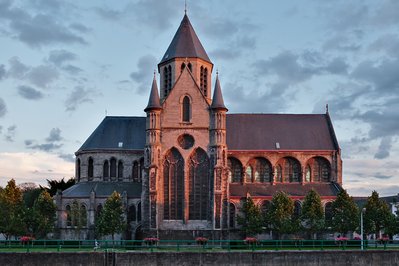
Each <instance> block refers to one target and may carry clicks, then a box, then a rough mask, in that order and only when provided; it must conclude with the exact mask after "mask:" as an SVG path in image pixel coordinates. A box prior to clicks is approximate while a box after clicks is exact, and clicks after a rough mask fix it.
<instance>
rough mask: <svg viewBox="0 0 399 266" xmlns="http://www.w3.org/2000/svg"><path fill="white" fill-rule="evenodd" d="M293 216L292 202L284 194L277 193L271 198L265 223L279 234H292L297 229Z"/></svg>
mask: <svg viewBox="0 0 399 266" xmlns="http://www.w3.org/2000/svg"><path fill="white" fill-rule="evenodd" d="M293 214H294V202H293V201H292V199H291V198H289V197H288V195H287V194H286V193H284V192H282V191H279V192H277V193H276V194H275V195H274V196H273V199H272V201H271V204H270V208H269V211H268V213H267V215H266V221H267V223H268V224H269V226H270V228H271V229H272V230H273V231H275V232H277V233H279V234H284V233H293V232H294V231H295V230H296V228H297V224H296V222H295V219H293Z"/></svg>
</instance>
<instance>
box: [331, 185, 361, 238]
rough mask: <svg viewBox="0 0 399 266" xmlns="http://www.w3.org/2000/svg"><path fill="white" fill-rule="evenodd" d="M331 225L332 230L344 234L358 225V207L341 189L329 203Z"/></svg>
mask: <svg viewBox="0 0 399 266" xmlns="http://www.w3.org/2000/svg"><path fill="white" fill-rule="evenodd" d="M331 209H332V210H331V211H332V215H331V216H332V220H331V222H330V224H328V226H331V228H332V229H333V231H334V232H339V233H341V234H342V235H346V234H347V233H348V232H349V231H355V230H356V228H357V227H358V226H359V208H358V207H357V205H356V203H355V201H354V200H353V198H352V197H350V196H349V195H348V193H347V192H346V190H341V191H340V192H339V193H338V195H337V198H336V199H335V201H333V202H332V205H331Z"/></svg>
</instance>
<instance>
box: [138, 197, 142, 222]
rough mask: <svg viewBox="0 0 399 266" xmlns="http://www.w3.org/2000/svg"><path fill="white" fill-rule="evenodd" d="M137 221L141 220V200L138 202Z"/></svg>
mask: <svg viewBox="0 0 399 266" xmlns="http://www.w3.org/2000/svg"><path fill="white" fill-rule="evenodd" d="M137 222H141V202H139V204H137Z"/></svg>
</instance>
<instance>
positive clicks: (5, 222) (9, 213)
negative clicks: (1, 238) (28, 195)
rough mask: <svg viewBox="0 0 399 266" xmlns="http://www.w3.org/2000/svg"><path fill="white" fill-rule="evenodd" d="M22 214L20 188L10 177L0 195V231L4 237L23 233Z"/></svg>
mask: <svg viewBox="0 0 399 266" xmlns="http://www.w3.org/2000/svg"><path fill="white" fill-rule="evenodd" d="M24 214H25V208H24V205H23V200H22V192H21V189H20V188H18V187H17V186H16V184H15V180H14V179H11V180H10V181H8V183H7V186H6V187H5V188H4V189H3V191H2V193H1V195H0V232H1V233H3V234H4V235H5V237H6V239H9V238H10V237H11V236H19V235H21V234H23V233H24V231H25V224H24Z"/></svg>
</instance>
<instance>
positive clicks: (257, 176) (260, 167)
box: [247, 158, 272, 183]
mask: <svg viewBox="0 0 399 266" xmlns="http://www.w3.org/2000/svg"><path fill="white" fill-rule="evenodd" d="M248 166H249V167H250V168H251V172H250V174H251V177H250V178H249V180H251V181H250V182H261V183H263V182H270V181H271V177H272V166H271V164H270V163H269V161H267V160H266V159H264V158H255V159H252V160H250V161H249V164H248ZM247 169H248V167H247ZM247 174H249V173H248V171H247Z"/></svg>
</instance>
